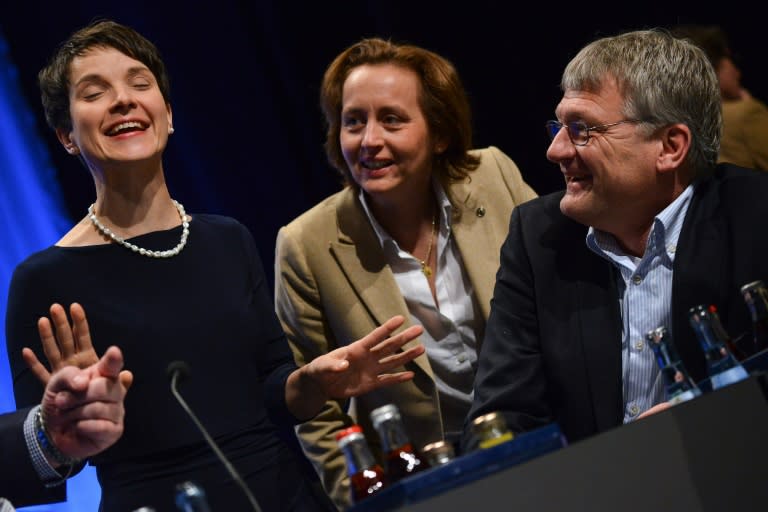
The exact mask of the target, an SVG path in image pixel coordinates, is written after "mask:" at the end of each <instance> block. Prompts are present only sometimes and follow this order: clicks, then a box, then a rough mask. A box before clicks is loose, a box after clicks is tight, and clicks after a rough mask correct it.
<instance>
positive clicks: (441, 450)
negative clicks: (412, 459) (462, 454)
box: [421, 441, 456, 467]
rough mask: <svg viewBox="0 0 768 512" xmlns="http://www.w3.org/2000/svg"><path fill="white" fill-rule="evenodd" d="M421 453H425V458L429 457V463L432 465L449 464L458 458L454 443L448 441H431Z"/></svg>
mask: <svg viewBox="0 0 768 512" xmlns="http://www.w3.org/2000/svg"><path fill="white" fill-rule="evenodd" d="M421 453H422V454H424V458H425V459H427V464H429V465H430V467H437V466H442V465H443V464H448V463H449V462H451V461H452V460H453V459H454V458H456V454H455V452H454V450H453V445H451V444H450V443H446V442H445V441H435V442H434V443H429V444H428V445H426V446H425V447H424V448H422V449H421Z"/></svg>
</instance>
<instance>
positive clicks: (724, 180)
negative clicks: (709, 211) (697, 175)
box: [698, 163, 768, 198]
mask: <svg viewBox="0 0 768 512" xmlns="http://www.w3.org/2000/svg"><path fill="white" fill-rule="evenodd" d="M701 184H702V185H705V187H698V189H701V190H706V189H707V187H711V188H715V189H717V190H718V192H719V194H720V195H722V196H725V197H730V196H732V195H736V194H738V195H739V197H743V196H742V195H743V194H746V195H747V196H750V197H751V196H755V197H763V198H765V197H766V196H765V193H766V191H768V172H765V171H759V170H756V169H749V168H746V167H740V166H738V165H734V164H729V163H721V164H718V165H717V166H716V167H715V169H714V172H712V173H711V175H709V176H708V177H706V178H704V179H703V180H702V183H701Z"/></svg>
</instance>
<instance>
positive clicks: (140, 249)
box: [88, 199, 189, 258]
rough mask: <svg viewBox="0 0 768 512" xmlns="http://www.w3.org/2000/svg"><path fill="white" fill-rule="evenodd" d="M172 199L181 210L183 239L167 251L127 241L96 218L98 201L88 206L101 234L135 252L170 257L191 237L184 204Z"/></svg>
mask: <svg viewBox="0 0 768 512" xmlns="http://www.w3.org/2000/svg"><path fill="white" fill-rule="evenodd" d="M172 201H173V205H174V206H175V207H176V209H177V210H178V211H179V217H181V226H182V228H183V229H182V232H181V241H180V242H179V243H178V245H176V247H174V248H173V249H170V250H167V251H152V250H150V249H144V248H143V247H139V246H138V245H134V244H132V243H131V242H126V241H125V239H124V238H123V237H121V236H118V235H116V234H115V233H114V232H113V231H112V230H111V229H109V228H108V227H106V226H105V225H104V224H102V223H101V221H100V220H99V219H98V218H96V214H95V213H94V212H93V208H94V206H95V205H96V203H94V204H92V205H91V206H89V207H88V218H89V219H91V222H92V223H93V225H94V226H96V229H97V230H98V231H99V232H100V233H101V234H103V235H106V236H108V237H109V238H111V239H112V241H114V242H117V243H118V244H120V245H122V246H123V247H127V248H128V249H130V250H132V251H133V252H137V253H139V254H141V255H142V256H149V257H150V258H170V257H172V256H176V255H177V254H179V253H180V252H181V250H182V249H183V248H184V246H185V245H186V244H187V237H189V222H188V221H187V214H186V213H185V212H184V206H183V205H182V204H181V203H180V202H178V201H176V200H175V199H172Z"/></svg>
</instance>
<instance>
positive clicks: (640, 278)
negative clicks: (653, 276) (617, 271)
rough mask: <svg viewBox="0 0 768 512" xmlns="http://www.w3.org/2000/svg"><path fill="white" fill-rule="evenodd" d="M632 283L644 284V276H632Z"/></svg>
mask: <svg viewBox="0 0 768 512" xmlns="http://www.w3.org/2000/svg"><path fill="white" fill-rule="evenodd" d="M632 282H633V283H635V284H640V283H642V282H643V276H641V275H639V274H635V275H633V276H632Z"/></svg>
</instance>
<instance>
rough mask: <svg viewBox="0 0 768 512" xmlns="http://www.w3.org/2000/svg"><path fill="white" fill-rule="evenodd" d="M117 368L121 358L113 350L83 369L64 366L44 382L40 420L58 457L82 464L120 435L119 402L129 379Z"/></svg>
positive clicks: (121, 429) (121, 431)
mask: <svg viewBox="0 0 768 512" xmlns="http://www.w3.org/2000/svg"><path fill="white" fill-rule="evenodd" d="M122 368H123V354H122V352H121V351H120V349H119V348H117V347H114V346H113V347H109V348H108V349H107V351H106V352H105V353H104V356H103V357H102V358H101V359H99V360H98V361H96V363H94V364H93V365H91V366H89V367H87V368H85V369H78V368H75V367H74V366H65V367H63V368H61V369H59V370H57V371H55V372H54V373H53V375H51V376H50V378H49V379H48V383H47V385H46V387H45V393H44V394H43V400H42V403H41V407H42V415H43V419H44V422H45V428H46V432H47V433H48V436H49V437H50V440H51V441H52V442H53V444H54V445H55V446H56V448H58V449H59V451H60V452H62V453H63V454H64V455H66V456H68V457H71V458H73V459H85V458H87V457H90V456H93V455H96V454H97V453H99V452H101V451H103V450H105V449H106V448H109V447H110V446H112V445H113V444H114V443H115V442H116V441H117V440H118V439H119V438H120V436H121V435H122V434H123V418H124V417H125V409H124V407H123V400H124V398H125V394H126V392H127V391H128V388H129V387H130V385H131V383H132V382H133V375H132V374H131V372H130V371H127V370H122Z"/></svg>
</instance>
